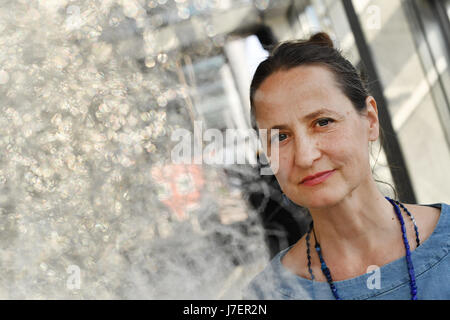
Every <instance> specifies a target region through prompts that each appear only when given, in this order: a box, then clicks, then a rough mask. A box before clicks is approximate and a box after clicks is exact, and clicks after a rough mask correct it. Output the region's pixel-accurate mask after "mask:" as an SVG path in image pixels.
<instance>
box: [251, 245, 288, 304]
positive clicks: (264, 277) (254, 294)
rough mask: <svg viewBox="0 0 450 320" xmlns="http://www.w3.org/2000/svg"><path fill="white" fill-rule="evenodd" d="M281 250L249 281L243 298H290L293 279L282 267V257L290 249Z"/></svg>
mask: <svg viewBox="0 0 450 320" xmlns="http://www.w3.org/2000/svg"><path fill="white" fill-rule="evenodd" d="M288 249H289V248H286V249H285V250H283V251H281V252H279V253H278V254H277V255H276V256H275V257H274V258H273V259H272V260H271V261H270V263H268V264H267V265H266V267H265V268H264V269H263V270H262V271H261V272H259V273H258V274H257V275H256V276H254V277H253V279H252V280H251V281H250V282H249V283H248V285H247V287H246V288H245V289H244V291H243V299H259V300H264V299H271V300H277V299H290V294H289V292H290V286H291V285H292V281H291V279H288V275H287V274H286V273H285V272H284V271H283V270H282V268H281V267H280V257H281V256H282V255H283V254H284V253H285V252H286V251H287V250H288Z"/></svg>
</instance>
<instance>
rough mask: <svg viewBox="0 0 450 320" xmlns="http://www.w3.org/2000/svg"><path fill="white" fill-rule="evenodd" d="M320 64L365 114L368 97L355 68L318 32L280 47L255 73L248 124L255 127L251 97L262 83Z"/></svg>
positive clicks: (363, 81)
mask: <svg viewBox="0 0 450 320" xmlns="http://www.w3.org/2000/svg"><path fill="white" fill-rule="evenodd" d="M311 64H320V65H324V66H326V67H328V68H329V70H330V71H332V72H333V74H334V76H335V80H336V83H337V85H338V87H339V88H340V89H341V90H342V92H343V93H344V94H345V95H346V96H347V97H348V98H349V99H350V100H351V102H352V103H353V106H354V107H355V109H356V110H357V111H358V112H362V111H363V110H365V108H366V105H365V100H366V98H367V96H369V92H368V90H367V83H366V80H365V78H364V77H363V76H362V75H360V74H359V73H358V71H357V70H356V69H355V67H354V66H353V65H352V64H351V63H350V62H349V61H348V60H347V59H346V58H344V57H343V56H342V54H341V52H340V51H338V50H337V49H335V48H334V47H333V42H332V41H331V39H330V37H329V35H328V34H327V33H325V32H319V33H316V34H314V35H312V36H311V37H310V38H309V40H294V41H286V42H282V43H280V44H279V45H278V46H276V47H275V48H274V49H273V50H272V52H271V53H270V55H269V57H268V58H267V59H266V60H264V61H263V62H261V63H260V64H259V66H258V68H257V69H256V72H255V74H254V75H253V79H252V82H251V85H250V105H251V111H250V114H251V121H252V127H253V128H254V129H256V128H257V126H256V119H255V110H254V109H255V106H254V101H253V100H254V96H255V92H256V90H258V88H259V87H260V85H261V84H262V83H263V81H264V80H265V79H267V78H268V77H269V76H270V75H271V74H273V73H275V72H276V71H279V70H289V69H291V68H295V67H298V66H301V65H311Z"/></svg>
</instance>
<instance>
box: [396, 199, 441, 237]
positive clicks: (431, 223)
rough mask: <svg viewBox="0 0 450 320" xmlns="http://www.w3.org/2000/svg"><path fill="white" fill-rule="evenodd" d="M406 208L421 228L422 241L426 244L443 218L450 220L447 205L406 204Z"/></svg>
mask: <svg viewBox="0 0 450 320" xmlns="http://www.w3.org/2000/svg"><path fill="white" fill-rule="evenodd" d="M404 206H405V207H406V208H407V209H408V211H410V212H411V214H412V215H413V216H414V218H415V221H416V224H417V226H418V228H419V232H420V238H421V241H422V242H424V241H425V240H426V239H427V238H428V237H430V236H431V235H432V234H433V232H434V231H435V230H436V226H437V225H438V223H439V221H440V218H441V216H444V215H445V217H444V219H442V221H444V220H448V219H447V218H448V215H449V212H448V210H449V206H448V205H447V204H445V203H438V204H431V205H426V204H404Z"/></svg>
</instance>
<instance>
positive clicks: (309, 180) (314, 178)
mask: <svg viewBox="0 0 450 320" xmlns="http://www.w3.org/2000/svg"><path fill="white" fill-rule="evenodd" d="M334 171H335V170H328V171H322V172H318V173H316V174H314V175H311V176H307V177H305V178H304V179H303V180H302V181H301V182H300V184H303V185H307V186H313V185H316V184H319V183H321V182H323V181H325V180H326V179H328V177H330V176H331V175H332V174H333V173H334Z"/></svg>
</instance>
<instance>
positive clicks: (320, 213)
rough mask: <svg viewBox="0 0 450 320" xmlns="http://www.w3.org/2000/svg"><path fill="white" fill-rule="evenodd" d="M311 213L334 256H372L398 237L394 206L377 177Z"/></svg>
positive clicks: (322, 240) (322, 242)
mask: <svg viewBox="0 0 450 320" xmlns="http://www.w3.org/2000/svg"><path fill="white" fill-rule="evenodd" d="M310 212H311V216H312V218H313V221H314V230H315V234H316V236H317V241H318V242H319V243H320V245H321V246H322V248H325V249H326V252H327V253H328V256H329V258H331V259H333V257H335V258H337V259H342V258H351V257H356V256H358V257H369V256H370V255H371V254H373V252H375V251H374V250H377V249H378V250H380V249H381V248H385V245H386V243H389V241H391V240H392V241H397V240H398V232H399V225H398V221H397V218H396V217H395V213H394V211H393V208H392V205H391V204H390V203H389V201H387V200H386V199H385V198H384V196H383V195H382V194H381V193H380V192H379V191H378V189H377V187H376V185H375V182H374V181H373V180H370V181H368V182H367V183H366V185H365V186H362V185H360V186H359V187H358V188H357V189H355V190H353V191H352V193H351V194H349V195H348V196H347V197H346V198H344V199H343V200H342V201H340V202H339V203H337V204H335V205H334V206H332V207H327V208H315V209H310ZM393 218H394V219H393Z"/></svg>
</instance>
